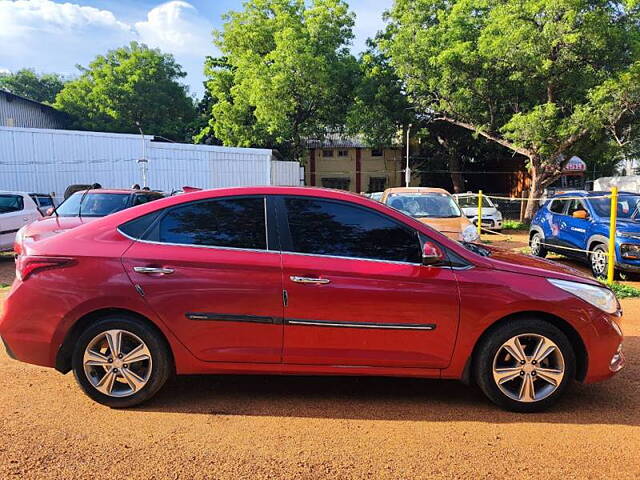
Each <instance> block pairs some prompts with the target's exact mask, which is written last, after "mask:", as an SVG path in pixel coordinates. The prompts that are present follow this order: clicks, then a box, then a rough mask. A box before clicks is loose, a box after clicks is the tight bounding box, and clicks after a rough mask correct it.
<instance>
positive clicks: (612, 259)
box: [607, 187, 618, 285]
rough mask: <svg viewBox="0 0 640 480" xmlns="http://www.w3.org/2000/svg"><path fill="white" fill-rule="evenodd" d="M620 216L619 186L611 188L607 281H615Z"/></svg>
mask: <svg viewBox="0 0 640 480" xmlns="http://www.w3.org/2000/svg"><path fill="white" fill-rule="evenodd" d="M617 218H618V188H617V187H613V188H612V189H611V216H610V218H609V251H608V252H607V257H608V259H607V283H608V284H609V285H611V284H612V283H613V273H614V271H615V264H616V220H617Z"/></svg>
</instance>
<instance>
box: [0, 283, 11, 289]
mask: <svg viewBox="0 0 640 480" xmlns="http://www.w3.org/2000/svg"><path fill="white" fill-rule="evenodd" d="M10 286H11V285H9V284H8V283H0V290H1V289H3V288H9V287H10Z"/></svg>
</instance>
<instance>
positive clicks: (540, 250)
mask: <svg viewBox="0 0 640 480" xmlns="http://www.w3.org/2000/svg"><path fill="white" fill-rule="evenodd" d="M529 246H530V247H531V255H535V256H536V257H541V258H544V257H546V256H547V249H546V248H544V238H542V235H540V234H539V233H538V232H536V233H534V234H533V235H532V236H531V240H530V241H529Z"/></svg>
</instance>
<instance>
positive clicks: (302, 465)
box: [0, 260, 640, 480]
mask: <svg viewBox="0 0 640 480" xmlns="http://www.w3.org/2000/svg"><path fill="white" fill-rule="evenodd" d="M6 265H10V266H11V269H12V268H13V266H12V265H11V262H9V261H3V260H0V271H5V270H8V269H9V267H7V266H6ZM5 274H6V272H5ZM0 275H3V274H2V273H0ZM2 278H3V277H0V282H2V281H3V280H2ZM0 295H1V294H0ZM622 304H623V308H624V309H625V318H624V323H623V327H624V330H625V334H626V335H627V338H626V340H625V350H626V354H627V359H628V363H627V367H626V369H625V370H623V371H622V372H621V373H620V374H619V375H618V376H616V377H615V378H613V379H612V380H610V381H607V382H604V383H600V384H595V385H578V384H576V385H574V386H573V388H572V389H571V390H570V391H569V392H568V394H567V395H566V396H565V397H564V398H563V399H562V400H561V402H560V403H559V404H558V405H557V406H556V407H555V408H554V409H553V410H552V411H550V412H546V413H543V414H533V415H521V414H513V413H508V412H503V411H501V410H499V409H498V408H496V407H494V406H492V405H491V404H489V403H488V402H487V401H486V400H485V399H484V397H483V396H482V395H481V394H480V393H479V392H478V391H477V390H476V389H474V388H469V387H466V386H464V385H462V384H459V383H458V382H453V381H427V380H413V379H412V380H407V379H385V378H347V377H345V378H340V377H333V378H327V377H325V378H322V377H315V378H312V377H253V376H248V377H242V376H210V377H181V378H178V379H176V380H174V381H173V382H172V383H171V384H170V385H168V386H167V387H165V388H164V389H163V391H162V392H161V393H160V394H159V396H158V397H157V398H156V399H154V400H153V401H151V402H150V403H148V404H146V405H144V406H142V407H139V408H135V409H131V410H124V411H118V410H110V409H109V408H106V407H102V406H100V405H97V404H95V403H92V402H91V401H90V400H89V399H88V398H87V397H85V396H84V395H83V394H82V393H81V392H80V390H79V388H78V387H77V386H76V384H75V382H74V379H73V377H72V376H71V375H66V376H62V375H60V374H58V373H56V372H55V371H53V370H49V369H46V368H40V367H36V366H31V365H26V364H22V363H19V362H16V361H12V360H10V359H9V358H8V357H7V356H6V354H5V353H4V351H3V352H2V353H0V479H11V478H20V479H23V478H24V479H31V478H56V479H58V478H60V479H84V478H87V479H88V478H92V479H95V478H101V479H102V478H110V479H114V478H131V479H192V478H193V479H199V478H212V479H240V478H251V479H287V480H288V479H374V480H376V479H414V478H464V479H490V478H491V479H494V478H510V479H513V478H545V479H549V478H564V479H573V478H580V479H582V478H593V479H599V478H607V477H611V478H640V456H639V455H638V452H640V395H639V393H640V360H638V358H639V357H640V299H632V300H623V301H622Z"/></svg>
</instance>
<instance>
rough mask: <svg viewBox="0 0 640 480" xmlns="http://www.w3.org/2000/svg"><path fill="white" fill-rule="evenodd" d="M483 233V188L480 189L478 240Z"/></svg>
mask: <svg viewBox="0 0 640 480" xmlns="http://www.w3.org/2000/svg"><path fill="white" fill-rule="evenodd" d="M480 235H482V190H478V240H480Z"/></svg>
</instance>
